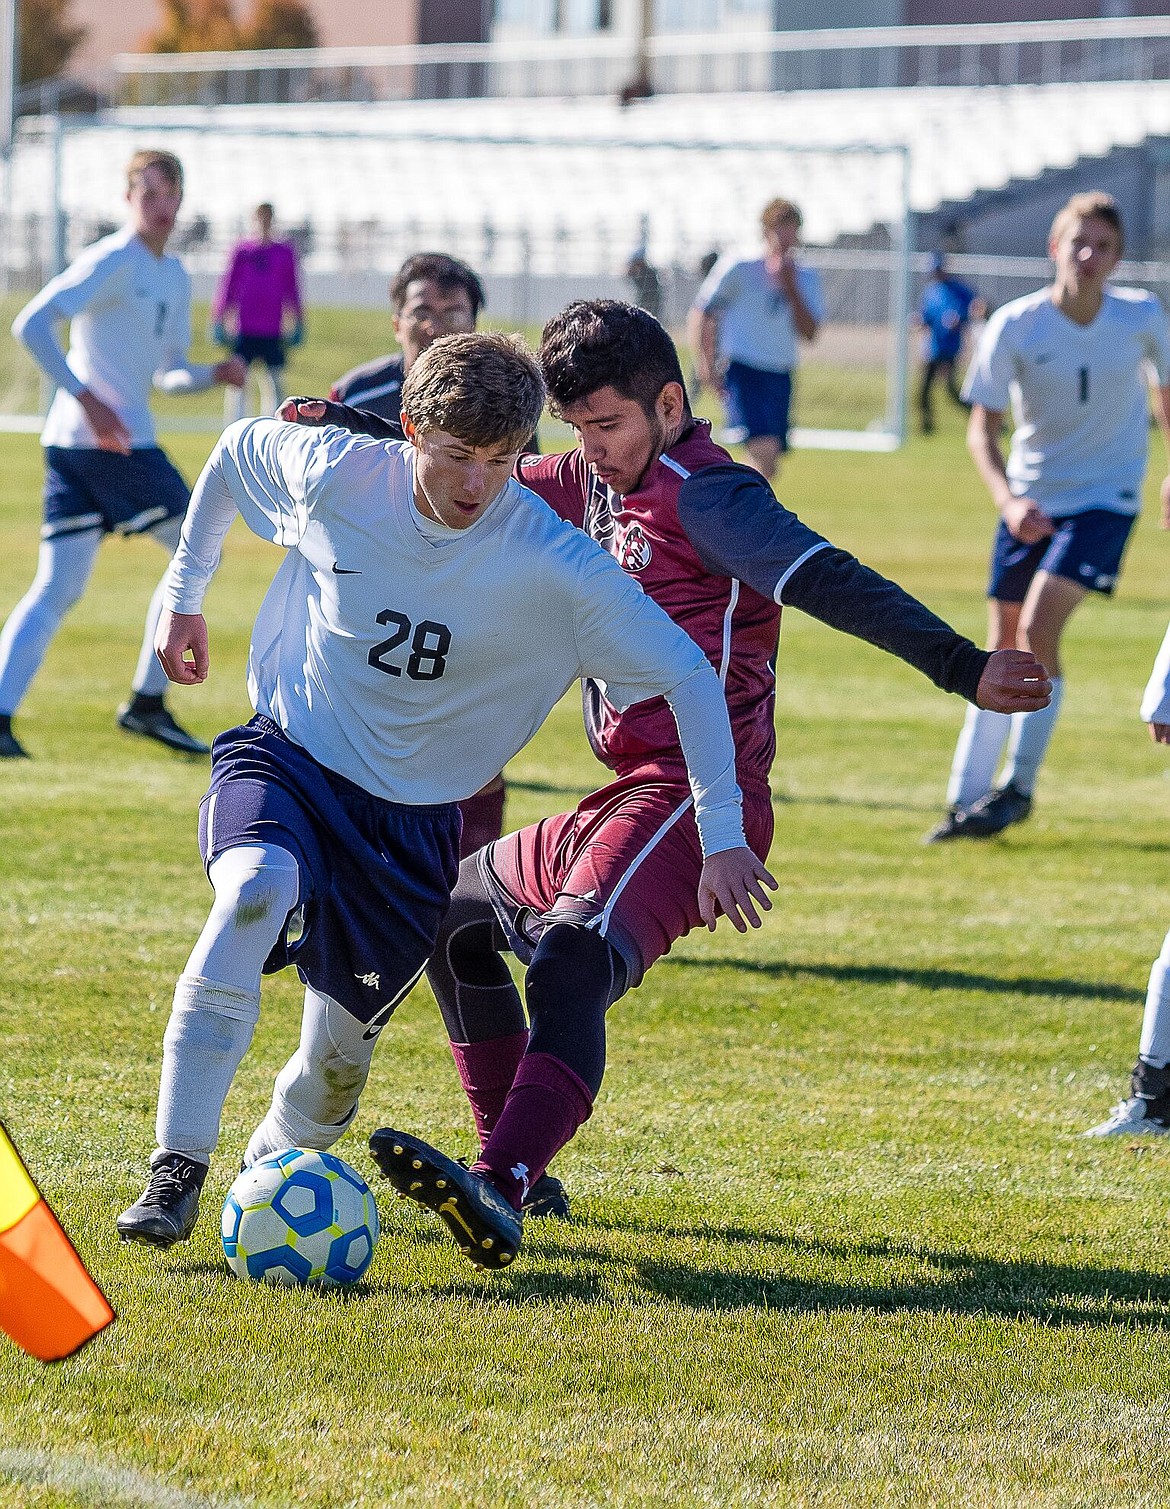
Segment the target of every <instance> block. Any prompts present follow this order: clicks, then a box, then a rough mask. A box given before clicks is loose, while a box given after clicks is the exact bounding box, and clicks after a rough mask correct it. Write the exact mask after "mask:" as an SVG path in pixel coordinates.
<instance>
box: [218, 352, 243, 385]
mask: <svg viewBox="0 0 1170 1509" xmlns="http://www.w3.org/2000/svg"><path fill="white" fill-rule="evenodd" d="M211 380H212V382H219V383H223V385H224V387H225V388H242V387H243V386H244V384H245V383H246V382H247V381H248V366H247V363H246V362H245V361H244V359H243V358H242V357H239V356H229V357H228V359H227V361H226V362H217V363H216V365H215V366H214V367H213V368H212V369H211Z"/></svg>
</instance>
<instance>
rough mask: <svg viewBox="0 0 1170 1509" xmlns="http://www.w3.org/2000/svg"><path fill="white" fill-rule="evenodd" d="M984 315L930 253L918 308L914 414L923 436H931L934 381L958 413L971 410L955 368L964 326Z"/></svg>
mask: <svg viewBox="0 0 1170 1509" xmlns="http://www.w3.org/2000/svg"><path fill="white" fill-rule="evenodd" d="M986 313H987V305H986V304H985V303H984V301H983V300H982V299H981V298H979V296H978V295H977V294H976V292H975V290H974V289H973V288H969V287H968V286H967V284H966V283H963V282H960V280H959V279H958V278H952V277H951V276H950V275H949V274H948V273H947V259H946V258H945V257H944V256H943V254H942V252H932V253H931V256H930V277H929V279H928V280H927V284H926V287H925V288H924V289H923V290H922V302H921V303H920V304H919V306H918V322H919V325H920V326H921V327H922V330H923V332H924V335H925V341H924V350H923V353H922V356H923V362H922V381H921V383H920V384H919V388H918V412H919V415H920V416H921V420H922V433H923V434H924V435H932V434H933V433H934V406H933V404H932V402H931V389H932V388H933V387H934V383H935V380H936V379H937V378H939V377H941V378H942V379H943V382H944V383H945V385H946V390H947V392H948V393H949V394H950V396H951V398H952V399H953V400H954V401H955V403H956V404H958V406H959V407H960V408H961V409H969V408H970V407H971V406H970V404H969V403H968V402H967V400H966V399H965V398H964V397H963V395H962V394H961V393H960V392H959V378H958V373H957V372H956V370H955V368H956V364H957V362H958V360H959V355H960V353H961V352H962V349H963V337H964V335H965V334H966V331H967V326H968V324H969V323H970V322H971V321H972V320H981V319H983V318H984V316H985V315H986Z"/></svg>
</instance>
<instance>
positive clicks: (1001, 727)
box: [947, 703, 1012, 811]
mask: <svg viewBox="0 0 1170 1509" xmlns="http://www.w3.org/2000/svg"><path fill="white" fill-rule="evenodd" d="M1011 722H1012V720H1011V715H1010V714H1009V713H993V712H989V711H988V710H987V709H986V708H985V707H976V706H975V705H974V704H973V703H969V704H968V706H967V716H966V718H965V719H964V720H963V731H962V733H961V734H960V735H959V742H958V743H957V744H956V745H955V758H954V760H953V761H952V762H951V778H950V781H949V783H948V785H947V806H948V807H962V808H963V809H964V811H965V810H966V809H967V808H968V807H970V806H971V804H972V803H973V802H977V801H978V800H979V798H980V797H981V796H986V795H987V793H988V792H989V791H990V790H991V783H992V781H993V780H994V779H995V767H996V766H997V765H998V764H999V757H1000V755H1001V754H1002V753H1003V746H1004V744H1005V742H1006V741H1007V736H1008V731H1009V729H1010V728H1011Z"/></svg>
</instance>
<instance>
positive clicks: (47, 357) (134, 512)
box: [0, 151, 245, 759]
mask: <svg viewBox="0 0 1170 1509" xmlns="http://www.w3.org/2000/svg"><path fill="white" fill-rule="evenodd" d="M182 199H183V169H182V166H181V164H180V163H179V160H178V158H177V157H174V156H172V154H171V153H170V152H154V151H145V152H137V153H135V155H134V156H133V157H132V158H131V160H130V164H129V167H128V169H127V190H126V202H127V204H128V205H129V206H130V218H129V223H128V224H127V225H126V227H125V228H124V229H123V230H120V231H116V232H115V233H114V234H113V235H112V236H106V237H104V238H103V239H102V240H100V241H98V242H96V243H95V244H94V245H93V246H90V247H87V248H86V250H85V251H84V252H82V254H81V256H80V257H78V259H77V260H76V262H74V263H73V264H72V265H71V266H70V267H68V268H66V270H65V271H64V272H63V273H61V274H60V275H59V276H58V277H56V278H54V279H53V280H52V281H51V282H49V283H47V284H46V285H45V287H44V288H42V289H41V291H40V293H39V294H37V296H36V298H35V299H33V300H32V301H31V302H30V303H29V304H26V305H25V307H24V308H23V309H22V310H21V312H20V313H19V314H18V315H17V317H16V321H15V323H14V324H13V327H12V329H13V333H14V334H15V335H16V336H17V337H18V338H19V339H20V340H22V341H23V342H24V344H25V345H26V346H27V347H28V349H29V351H31V353H32V355H33V356H34V357H35V359H36V361H37V363H38V364H39V365H40V367H41V369H42V370H43V371H44V372H45V374H46V375H47V376H48V378H49V379H50V381H51V382H53V383H55V384H56V386H57V394H56V397H55V398H54V399H53V404H52V407H51V408H50V409H49V414H48V418H47V419H46V421H45V427H44V430H43V431H42V433H41V444H42V445H43V446H44V448H45V499H44V506H45V522H44V525H43V526H42V529H41V547H40V555H39V557H38V561H37V572H36V576H35V578H34V579H33V584H32V586H31V587H30V588H29V590H28V591H27V592H26V593H25V595H24V597H23V598H22V599H21V600H20V602H19V603H17V605H16V607H15V608H14V609H13V610H12V613H11V614H10V615H9V618H8V622H7V623H6V624H5V625H4V629H3V632H0V759H20V758H25V757H27V752H26V751H25V750H24V749H23V748H22V746H21V745H20V744H19V743H18V741H17V739H16V737H15V735H14V734H13V732H12V718H13V715H14V714H15V712H16V710H17V708H18V707H19V706H20V703H21V701H22V699H23V697H24V694H25V692H26V691H27V690H28V688H29V685H30V684H31V682H32V679H33V677H34V676H35V675H36V673H37V670H38V668H39V666H40V664H41V661H42V660H43V658H44V655H45V651H46V650H47V649H48V647H49V645H50V643H51V642H52V639H53V636H54V635H55V634H56V632H57V630H58V628H59V627H60V625H61V621H62V619H63V618H64V617H65V614H66V613H67V612H68V611H69V609H70V608H71V607H72V606H73V605H74V603H75V602H76V601H77V600H78V598H79V597H80V596H81V594H82V592H83V591H84V590H85V585H86V582H87V581H88V580H89V575H90V572H91V571H92V569H93V563H94V561H95V559H96V557H97V550H98V546H99V545H100V544H101V541H102V536H103V535H105V534H111V533H117V534H123V535H129V534H149V535H151V536H152V537H153V538H154V539H156V540H157V541H158V542H159V544H160V545H162V546H163V548H164V549H165V550H166V551H167V552H168V554H170V553H171V552H173V551H174V549H175V546H176V545H177V544H178V540H179V530H180V528H181V526H182V522H183V514H184V513H185V511H186V508H187V499H188V491H187V484H186V483H185V482H184V481H183V479H182V477H181V476H180V475H179V473H178V472H177V471H176V469H175V468H174V466H172V464H171V462H170V461H169V460H168V459H167V457H166V456H165V455H164V454H163V452H162V451H161V450H160V449H159V447H158V445H157V444H156V442H155V432H154V419H153V417H152V415H151V412H150V389H151V383H152V381H153V383H154V386H155V387H157V388H161V389H162V390H163V391H164V392H168V393H195V392H199V391H201V390H202V389H204V388H208V387H210V386H211V385H212V384H213V383H227V384H229V385H231V386H235V387H238V386H239V385H240V384H241V383H242V382H243V380H244V375H245V369H244V365H243V363H242V362H241V361H240V360H239V358H238V357H232V358H231V359H230V360H229V361H225V362H219V363H218V364H217V365H216V366H213V367H209V366H198V365H195V364H193V363H191V362H190V361H188V358H187V348H188V346H189V345H190V342H191V280H190V278H189V277H188V275H187V273H186V271H185V269H184V268H183V265H182V263H181V262H180V261H179V260H178V258H177V257H172V256H167V255H166V244H167V240H168V238H169V237H170V234H171V232H172V231H173V230H174V227H175V218H176V216H177V215H178V213H179V206H180V204H181V203H182ZM66 320H67V321H69V322H70V331H69V353H68V355H66V354H65V353H64V352H63V351H62V349H61V346H60V343H59V341H58V339H57V333H56V329H55V326H56V324H57V322H58V321H66ZM161 592H162V584H161V582H160V584H159V587H158V588H157V589H156V591H155V594H154V597H153V598H152V599H151V604H150V608H149V610H148V612H147V615H146V632H145V635H144V637H143V641H142V651H141V654H140V656H139V659H138V668H137V670H136V671H135V674H134V680H133V682H132V684H131V685H132V690H131V696H130V700H129V701H128V702H127V703H125V704H124V705H123V706H122V707H121V708H119V710H118V723H119V725H120V726H121V727H122V728H123V729H125V730H126V731H127V732H128V733H134V734H142V735H143V736H145V737H146V738H149V739H156V740H157V741H158V742H159V743H160V744H166V745H167V746H168V747H170V748H171V749H179V750H183V751H184V752H186V753H188V754H206V753H207V752H208V751H207V745H206V744H204V743H202V742H201V740H199V739H196V738H195V737H194V736H193V735H191V734H189V733H188V732H187V731H186V730H185V729H183V728H180V727H179V725H178V724H177V723H176V722H175V720H174V718H173V717H172V716H171V714H170V712H169V710H168V709H167V707H166V705H165V703H164V701H163V692H164V690H165V688H166V684H167V678H166V673H165V672H164V671H163V669H162V667H161V666H160V665H159V663H158V659H157V657H156V655H155V653H154V630H155V624H156V623H157V621H158V615H159V612H160V611H161V604H162V596H161Z"/></svg>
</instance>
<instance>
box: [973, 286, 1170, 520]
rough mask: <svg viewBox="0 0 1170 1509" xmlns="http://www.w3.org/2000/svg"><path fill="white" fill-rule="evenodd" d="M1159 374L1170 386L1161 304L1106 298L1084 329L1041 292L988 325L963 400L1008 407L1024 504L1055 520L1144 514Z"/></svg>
mask: <svg viewBox="0 0 1170 1509" xmlns="http://www.w3.org/2000/svg"><path fill="white" fill-rule="evenodd" d="M1151 371H1152V373H1153V375H1154V378H1155V380H1156V381H1157V382H1158V383H1159V384H1160V385H1165V384H1167V383H1170V322H1168V321H1167V318H1166V312H1165V310H1164V309H1163V308H1162V305H1161V304H1160V303H1159V302H1158V300H1157V299H1156V298H1155V297H1154V295H1153V294H1150V293H1145V292H1144V291H1143V290H1141V289H1138V288H1108V289H1106V291H1105V299H1104V302H1103V304H1102V305H1101V309H1100V312H1099V313H1098V315H1097V318H1096V319H1095V320H1094V321H1093V322H1092V324H1091V325H1078V324H1076V322H1075V321H1073V320H1070V319H1069V318H1068V316H1067V315H1064V314H1062V313H1061V312H1060V310H1059V309H1057V307H1056V305H1055V304H1054V303H1053V302H1052V299H1051V298H1050V297H1049V290H1048V289H1043V288H1042V289H1040V290H1039V291H1038V292H1037V293H1031V294H1029V295H1028V296H1027V297H1026V298H1023V299H1013V300H1012V302H1011V303H1010V304H1005V305H1004V306H1003V307H1002V308H1001V309H997V310H996V312H995V313H994V314H993V315H992V316H991V318H990V320H988V322H987V326H986V328H985V330H984V332H983V335H982V338H981V339H980V341H979V345H978V347H977V349H976V352H975V356H974V359H973V360H972V362H971V366H970V368H969V370H968V372H967V380H966V382H965V383H964V384H963V396H964V397H965V398H966V399H967V400H968V402H970V403H978V404H982V405H983V406H984V407H985V408H988V409H992V410H994V411H996V412H999V413H1002V412H1003V411H1004V410H1006V409H1007V408H1008V407H1009V405H1010V407H1011V410H1012V416H1013V419H1014V421H1015V429H1014V431H1013V432H1012V443H1011V452H1010V455H1009V457H1008V462H1007V475H1008V481H1009V482H1010V484H1011V489H1012V492H1013V493H1014V494H1015V495H1016V497H1018V498H1020V497H1024V496H1027V497H1030V498H1034V499H1035V500H1036V502H1037V503H1039V505H1040V506H1041V508H1043V509H1044V511H1045V512H1046V513H1048V514H1049V515H1051V516H1052V517H1055V518H1060V517H1063V516H1064V515H1066V514H1076V513H1084V512H1085V511H1086V510H1087V509H1090V508H1105V509H1109V510H1110V511H1111V512H1113V513H1121V514H1136V513H1139V512H1140V511H1141V489H1142V478H1143V477H1144V475H1145V470H1146V454H1147V451H1148V448H1149V431H1150V404H1149V392H1148V384H1149V377H1150V374H1151Z"/></svg>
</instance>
